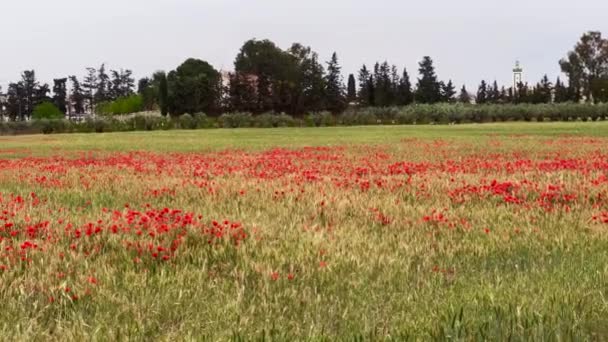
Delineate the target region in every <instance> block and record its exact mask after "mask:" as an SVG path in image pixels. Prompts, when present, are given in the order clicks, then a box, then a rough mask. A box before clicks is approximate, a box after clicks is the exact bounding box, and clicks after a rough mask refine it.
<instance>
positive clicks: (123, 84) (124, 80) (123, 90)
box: [109, 69, 135, 100]
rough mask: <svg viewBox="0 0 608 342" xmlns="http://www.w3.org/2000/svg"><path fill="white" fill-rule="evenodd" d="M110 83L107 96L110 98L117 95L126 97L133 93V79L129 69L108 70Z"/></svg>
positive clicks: (113, 98)
mask: <svg viewBox="0 0 608 342" xmlns="http://www.w3.org/2000/svg"><path fill="white" fill-rule="evenodd" d="M110 74H111V75H112V77H111V81H110V83H111V85H110V91H109V97H110V99H112V100H116V99H117V98H119V97H127V96H131V95H133V89H134V88H135V79H134V78H133V77H132V75H133V72H132V71H131V70H129V69H126V70H123V69H120V70H119V71H117V70H112V71H110Z"/></svg>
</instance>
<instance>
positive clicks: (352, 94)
mask: <svg viewBox="0 0 608 342" xmlns="http://www.w3.org/2000/svg"><path fill="white" fill-rule="evenodd" d="M347 98H348V102H354V101H356V100H357V84H356V82H355V75H353V74H350V75H348V90H347Z"/></svg>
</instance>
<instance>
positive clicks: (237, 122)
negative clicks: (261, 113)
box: [218, 113, 253, 128]
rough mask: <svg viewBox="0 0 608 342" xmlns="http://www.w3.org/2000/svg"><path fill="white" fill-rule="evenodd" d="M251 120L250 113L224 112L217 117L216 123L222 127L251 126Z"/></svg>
mask: <svg viewBox="0 0 608 342" xmlns="http://www.w3.org/2000/svg"><path fill="white" fill-rule="evenodd" d="M252 122H253V119H252V116H251V113H225V114H222V115H221V116H220V117H219V119H218V123H219V125H220V127H222V128H242V127H251V124H252Z"/></svg>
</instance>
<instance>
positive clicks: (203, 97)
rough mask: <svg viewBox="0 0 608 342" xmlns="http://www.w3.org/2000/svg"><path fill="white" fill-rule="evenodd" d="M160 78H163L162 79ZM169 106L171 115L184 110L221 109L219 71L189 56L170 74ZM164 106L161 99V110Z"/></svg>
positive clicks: (176, 114)
mask: <svg viewBox="0 0 608 342" xmlns="http://www.w3.org/2000/svg"><path fill="white" fill-rule="evenodd" d="M161 82H164V81H162V79H161ZM167 85H168V95H167V96H168V98H167V102H168V110H169V112H170V113H171V115H174V116H179V115H181V114H185V113H197V112H208V113H215V112H217V111H218V109H219V98H220V92H221V84H220V74H219V72H218V71H217V70H215V69H214V68H213V67H212V66H211V64H209V63H207V62H205V61H202V60H199V59H194V58H189V59H187V60H186V61H185V62H184V63H182V65H180V66H179V67H178V68H177V69H176V70H174V71H171V72H170V73H169V75H168V76H167ZM160 87H161V98H162V97H164V94H162V92H164V85H163V84H162V83H161V86H160ZM163 106H164V104H163V101H162V100H161V110H162V111H163V112H164V110H163V109H162V107H163Z"/></svg>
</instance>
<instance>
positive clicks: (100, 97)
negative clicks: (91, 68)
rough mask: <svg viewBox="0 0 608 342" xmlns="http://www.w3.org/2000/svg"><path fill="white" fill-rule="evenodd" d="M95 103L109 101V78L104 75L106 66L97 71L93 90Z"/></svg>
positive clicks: (103, 65)
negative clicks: (95, 85)
mask: <svg viewBox="0 0 608 342" xmlns="http://www.w3.org/2000/svg"><path fill="white" fill-rule="evenodd" d="M94 96H95V103H100V102H106V101H109V100H111V97H110V76H108V74H107V73H106V65H105V64H102V65H101V66H100V67H99V70H98V71H97V87H96V89H95V95H94Z"/></svg>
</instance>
